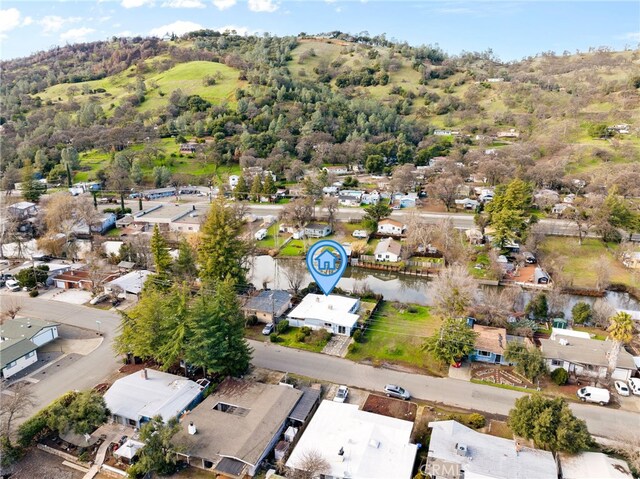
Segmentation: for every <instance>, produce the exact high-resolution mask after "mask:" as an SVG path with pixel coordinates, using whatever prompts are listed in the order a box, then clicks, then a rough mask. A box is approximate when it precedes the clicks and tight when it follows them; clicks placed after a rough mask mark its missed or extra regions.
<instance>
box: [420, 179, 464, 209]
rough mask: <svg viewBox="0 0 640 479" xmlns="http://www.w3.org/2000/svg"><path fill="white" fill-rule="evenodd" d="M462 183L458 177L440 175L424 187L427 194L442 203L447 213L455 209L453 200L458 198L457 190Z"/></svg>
mask: <svg viewBox="0 0 640 479" xmlns="http://www.w3.org/2000/svg"><path fill="white" fill-rule="evenodd" d="M463 183H464V182H463V180H462V177H460V176H458V175H450V174H446V175H440V176H438V177H437V178H436V179H435V180H434V181H433V182H431V183H429V184H428V185H427V187H426V189H427V193H428V194H429V196H430V197H432V198H437V199H439V200H440V201H442V202H443V203H444V206H445V207H446V208H447V211H449V210H451V208H453V207H455V199H456V196H458V188H459V187H460V185H462V184H463Z"/></svg>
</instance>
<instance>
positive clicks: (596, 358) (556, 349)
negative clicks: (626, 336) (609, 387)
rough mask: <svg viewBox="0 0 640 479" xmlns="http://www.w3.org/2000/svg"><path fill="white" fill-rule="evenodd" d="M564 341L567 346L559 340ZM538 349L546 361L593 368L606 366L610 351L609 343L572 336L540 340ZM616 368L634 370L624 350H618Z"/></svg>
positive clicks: (629, 356)
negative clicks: (552, 360) (561, 361)
mask: <svg viewBox="0 0 640 479" xmlns="http://www.w3.org/2000/svg"><path fill="white" fill-rule="evenodd" d="M561 338H562V339H565V340H566V341H567V342H568V343H569V344H566V345H562V344H560V343H559V341H560V339H561ZM540 345H541V346H540V349H541V350H542V356H544V357H545V358H546V359H561V360H563V361H569V362H572V363H579V364H592V365H594V366H608V365H609V361H608V360H607V354H608V353H609V351H610V350H611V342H610V341H598V340H597V339H583V338H575V337H573V336H561V335H557V336H556V339H555V340H552V339H541V340H540ZM618 367H619V368H624V369H635V363H634V362H633V356H631V354H629V353H628V352H627V351H626V350H625V349H624V348H621V349H620V355H619V356H618Z"/></svg>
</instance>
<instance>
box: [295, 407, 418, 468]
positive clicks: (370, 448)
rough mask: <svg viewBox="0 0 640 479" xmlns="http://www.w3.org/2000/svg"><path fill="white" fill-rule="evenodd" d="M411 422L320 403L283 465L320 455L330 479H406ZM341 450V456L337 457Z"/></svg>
mask: <svg viewBox="0 0 640 479" xmlns="http://www.w3.org/2000/svg"><path fill="white" fill-rule="evenodd" d="M412 428H413V422H411V421H403V420H401V419H395V418H392V417H387V416H381V415H379V414H374V413H371V412H365V411H360V410H359V409H358V405H357V404H345V403H337V402H333V401H327V400H325V401H322V403H320V406H319V407H318V410H317V411H316V413H315V414H314V416H313V419H311V421H310V422H309V425H308V426H307V428H306V429H305V430H304V433H303V434H302V437H301V438H300V440H299V441H298V444H297V445H296V447H295V449H294V450H293V452H292V453H291V456H290V457H289V460H288V461H287V466H288V467H294V468H295V467H296V464H297V463H298V462H299V461H300V460H301V458H302V457H303V455H304V454H305V452H307V451H311V450H315V451H318V452H320V453H321V454H322V455H323V456H324V457H325V459H327V461H329V464H330V465H331V472H330V473H329V474H328V475H331V476H334V477H350V478H361V479H378V478H380V479H389V478H394V479H409V478H411V472H412V470H413V463H414V461H415V457H416V452H417V447H416V445H415V444H410V443H409V440H410V436H411V429H412ZM341 448H342V450H343V454H342V455H339V454H338V453H339V451H340V449H341Z"/></svg>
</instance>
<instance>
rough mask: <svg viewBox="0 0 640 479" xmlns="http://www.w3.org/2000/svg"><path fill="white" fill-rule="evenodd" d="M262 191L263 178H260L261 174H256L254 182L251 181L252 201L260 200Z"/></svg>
mask: <svg viewBox="0 0 640 479" xmlns="http://www.w3.org/2000/svg"><path fill="white" fill-rule="evenodd" d="M260 193H262V180H261V179H260V175H256V176H254V177H253V182H252V183H251V201H255V202H256V203H257V202H258V201H260Z"/></svg>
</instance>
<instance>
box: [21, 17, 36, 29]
mask: <svg viewBox="0 0 640 479" xmlns="http://www.w3.org/2000/svg"><path fill="white" fill-rule="evenodd" d="M32 23H33V18H31V17H24V20H22V25H21V26H22V27H26V26H28V25H31V24H32Z"/></svg>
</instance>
